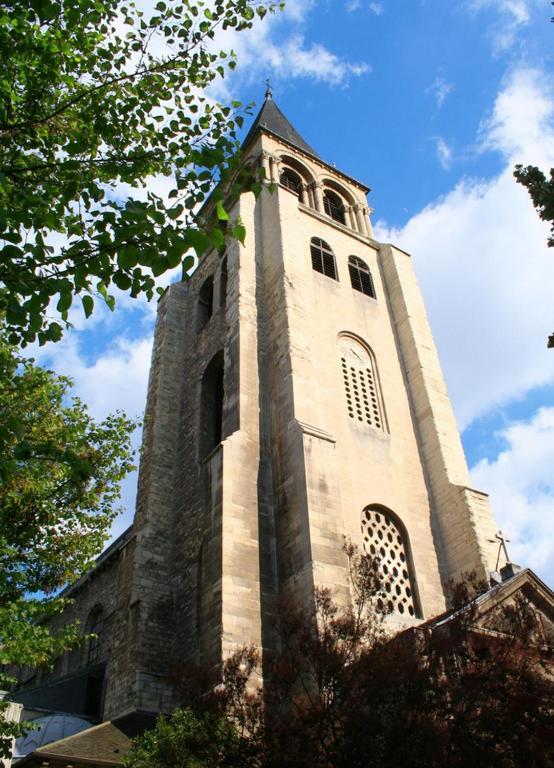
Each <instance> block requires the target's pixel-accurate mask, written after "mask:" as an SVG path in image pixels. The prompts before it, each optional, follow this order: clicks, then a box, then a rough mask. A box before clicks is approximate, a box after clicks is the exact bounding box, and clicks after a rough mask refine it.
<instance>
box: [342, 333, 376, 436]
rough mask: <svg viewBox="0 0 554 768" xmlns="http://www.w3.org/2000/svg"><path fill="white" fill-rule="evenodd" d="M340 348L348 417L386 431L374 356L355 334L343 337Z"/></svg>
mask: <svg viewBox="0 0 554 768" xmlns="http://www.w3.org/2000/svg"><path fill="white" fill-rule="evenodd" d="M339 348H340V362H341V368H342V378H343V382H344V392H345V394H346V407H347V410H348V416H349V417H350V418H351V419H353V420H354V421H355V422H356V423H359V424H366V425H368V426H370V427H376V428H377V429H382V430H383V431H385V420H384V418H383V406H382V401H381V393H380V391H379V382H378V378H377V370H376V364H375V360H374V357H373V355H372V354H371V353H370V351H369V350H368V349H367V347H365V346H364V345H363V344H361V343H360V342H359V341H358V340H357V339H355V338H353V337H352V336H346V335H345V336H341V338H340V341H339Z"/></svg>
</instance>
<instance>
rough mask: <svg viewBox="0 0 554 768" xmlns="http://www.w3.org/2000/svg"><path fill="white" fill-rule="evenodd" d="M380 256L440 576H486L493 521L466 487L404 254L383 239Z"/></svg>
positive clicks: (491, 559)
mask: <svg viewBox="0 0 554 768" xmlns="http://www.w3.org/2000/svg"><path fill="white" fill-rule="evenodd" d="M380 259H381V265H382V273H383V278H384V280H385V285H386V291H387V296H388V298H389V302H390V312H391V317H392V320H393V323H394V329H395V334H396V338H397V343H398V348H399V352H400V355H401V359H402V362H403V367H404V373H405V377H406V381H407V384H408V389H409V394H410V400H411V403H412V406H413V412H414V419H415V422H416V427H417V433H418V436H419V442H420V447H421V452H422V457H423V460H424V465H425V470H426V473H427V477H428V479H429V486H430V489H431V494H432V500H433V505H434V510H435V518H436V520H437V523H438V527H439V531H440V540H441V544H442V550H443V554H444V559H443V564H444V572H445V577H446V578H447V579H454V580H457V579H459V578H460V577H461V576H462V575H463V574H464V573H467V572H471V571H475V573H476V574H477V576H478V577H479V578H481V579H484V580H486V581H488V578H489V573H490V571H491V570H494V568H495V565H496V557H497V553H498V542H496V541H495V533H496V532H497V528H496V526H495V523H494V519H493V516H492V512H491V509H490V506H489V503H488V497H487V496H486V494H483V493H480V492H479V491H475V490H473V489H472V488H470V487H469V475H468V470H467V464H466V460H465V456H464V453H463V449H462V444H461V440H460V436H459V433H458V430H457V427H456V422H455V418H454V414H453V411H452V407H451V404H450V400H449V398H448V394H447V391H446V385H445V382H444V378H443V375H442V371H441V367H440V362H439V359H438V355H437V351H436V348H435V344H434V342H433V337H432V333H431V329H430V327H429V323H428V320H427V315H426V312H425V307H424V304H423V299H422V296H421V293H420V291H419V288H418V285H417V281H416V277H415V274H414V271H413V266H412V263H411V259H410V257H409V255H408V254H406V253H404V252H403V251H400V250H398V249H396V248H394V247H392V246H389V245H383V246H382V247H381V249H380ZM502 564H503V562H502V563H501V565H502Z"/></svg>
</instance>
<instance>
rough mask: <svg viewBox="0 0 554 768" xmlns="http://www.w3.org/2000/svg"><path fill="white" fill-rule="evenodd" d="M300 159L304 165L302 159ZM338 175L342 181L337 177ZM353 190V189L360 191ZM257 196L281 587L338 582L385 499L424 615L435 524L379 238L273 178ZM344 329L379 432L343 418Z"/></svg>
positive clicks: (428, 611) (434, 603) (436, 543)
mask: <svg viewBox="0 0 554 768" xmlns="http://www.w3.org/2000/svg"><path fill="white" fill-rule="evenodd" d="M262 146H263V149H264V150H265V151H266V152H268V154H269V155H275V154H276V153H277V152H278V142H276V141H274V140H273V139H271V138H269V137H266V136H264V137H263V138H262ZM287 152H288V153H289V155H290V150H287ZM302 162H303V163H306V164H309V161H308V160H306V158H302ZM291 165H292V164H291ZM340 182H341V184H345V181H344V179H341V180H340ZM350 192H351V194H352V196H355V195H359V192H358V190H356V189H351V190H350ZM259 205H260V206H261V209H262V211H263V214H262V219H263V222H264V224H263V249H264V251H265V252H266V253H267V257H266V281H267V283H268V286H269V294H268V302H269V306H270V314H271V321H270V322H271V327H272V334H271V344H272V350H273V354H272V357H273V359H274V362H273V365H274V367H275V376H274V378H275V379H276V383H274V391H275V392H276V395H277V396H276V397H275V398H274V399H273V424H274V428H273V432H274V435H275V436H276V449H275V450H276V451H277V460H276V467H277V471H276V475H277V509H278V513H277V517H278V523H277V531H278V538H277V541H278V554H279V564H280V576H281V589H282V590H283V589H285V590H286V586H287V583H288V580H289V579H292V582H293V583H294V585H295V588H296V590H297V591H298V580H299V578H300V576H301V574H302V573H303V572H304V571H305V572H306V573H308V574H309V576H307V579H306V582H305V585H304V587H303V588H301V590H300V591H301V592H304V591H305V590H307V589H308V583H309V579H310V578H311V579H312V581H315V583H320V584H325V585H328V586H332V587H333V588H338V589H340V588H341V587H342V585H344V584H345V582H346V569H345V559H344V556H343V555H342V552H341V546H342V537H343V535H346V536H348V537H350V538H351V539H352V540H353V541H354V542H355V543H357V544H358V545H361V543H362V539H361V516H362V512H363V510H364V508H365V507H366V506H368V505H370V504H381V505H383V506H386V507H388V508H390V509H391V510H392V511H394V512H395V513H396V514H397V515H398V516H399V517H400V519H401V520H402V521H403V523H404V525H405V526H406V529H407V531H408V535H409V540H410V545H411V550H412V555H413V561H414V566H415V576H416V583H417V591H418V597H419V602H420V605H421V609H422V615H423V616H424V617H428V616H431V615H433V614H436V613H438V612H440V611H441V610H442V609H443V608H444V605H445V602H444V590H443V584H442V582H441V577H440V566H439V555H440V553H441V551H442V542H441V538H440V537H441V531H440V530H439V529H438V526H437V524H436V521H435V519H434V516H433V511H432V504H431V499H430V496H429V492H428V488H427V484H426V468H425V466H424V463H423V456H422V453H421V451H420V446H419V443H418V433H417V425H416V424H415V423H414V419H413V414H412V410H411V399H410V393H409V391H408V389H407V380H406V376H405V372H404V370H403V360H402V357H401V355H400V353H399V349H398V346H397V341H396V335H395V328H394V318H392V317H391V315H390V313H389V306H388V302H387V291H386V290H385V287H384V285H383V283H382V281H381V273H380V268H379V244H378V243H376V242H375V241H373V240H372V239H371V238H370V237H369V236H368V235H367V234H366V235H362V234H361V233H360V231H359V230H353V229H352V228H351V227H345V226H342V225H341V224H338V223H335V222H332V221H331V220H330V219H329V218H328V217H326V216H325V215H323V214H321V213H320V212H317V211H314V210H313V209H312V208H311V207H309V206H307V205H304V204H302V203H300V204H299V200H298V198H297V196H296V195H295V194H294V193H293V192H291V191H289V190H287V189H284V188H281V187H279V188H277V189H276V191H275V192H274V193H273V194H272V195H263V196H262V198H261V200H260V202H259ZM311 237H320V238H323V239H324V240H325V241H326V242H327V243H329V245H330V246H331V247H332V249H333V251H334V253H335V257H336V262H337V269H338V275H339V280H338V281H334V280H332V279H330V278H328V277H326V276H324V275H321V274H319V273H317V272H315V271H314V270H313V269H312V266H311V258H310V239H311ZM350 255H356V256H358V257H360V258H362V259H364V261H366V262H367V263H368V265H369V266H370V269H371V272H372V276H373V279H374V282H375V286H376V293H377V299H376V300H374V299H372V298H370V297H368V296H366V295H363V294H361V293H359V292H357V291H354V290H353V289H352V287H351V284H350V278H349V273H348V257H349V256H350ZM341 333H349V334H352V335H354V336H356V337H358V338H359V339H361V340H362V341H363V342H364V343H365V344H367V346H368V347H369V348H370V349H371V350H372V351H373V353H374V355H375V359H376V362H377V370H378V376H379V381H380V385H381V391H382V395H383V402H384V409H385V412H386V424H387V429H386V430H378V429H375V428H372V427H369V426H365V425H362V424H358V423H357V422H355V421H353V420H352V419H350V418H349V417H348V414H347V409H346V399H345V392H344V385H343V381H342V376H341V369H340V360H339V357H340V355H339V350H338V338H339V335H340V334H341ZM294 425H296V426H295V427H294Z"/></svg>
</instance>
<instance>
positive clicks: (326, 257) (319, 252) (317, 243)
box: [310, 237, 338, 280]
mask: <svg viewBox="0 0 554 768" xmlns="http://www.w3.org/2000/svg"><path fill="white" fill-rule="evenodd" d="M310 252H311V255H312V267H313V268H314V269H315V271H316V272H321V274H322V275H326V277H332V278H333V280H338V276H337V265H336V263H335V255H334V253H333V251H332V250H331V247H330V246H329V245H328V244H327V243H326V242H325V240H321V239H320V238H319V237H312V241H311V244H310Z"/></svg>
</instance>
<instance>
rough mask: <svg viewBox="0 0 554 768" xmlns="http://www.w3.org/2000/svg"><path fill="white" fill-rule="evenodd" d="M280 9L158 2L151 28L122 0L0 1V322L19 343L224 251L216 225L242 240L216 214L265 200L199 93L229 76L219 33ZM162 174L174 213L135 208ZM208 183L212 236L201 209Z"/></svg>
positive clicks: (156, 202)
mask: <svg viewBox="0 0 554 768" xmlns="http://www.w3.org/2000/svg"><path fill="white" fill-rule="evenodd" d="M274 8H275V6H274V4H273V3H271V2H268V3H265V2H262V1H261V0H217V1H216V2H215V3H211V2H207V0H160V1H159V2H158V3H157V5H156V9H155V13H154V15H153V16H152V17H151V18H147V17H145V16H144V14H143V12H142V11H140V10H138V9H137V8H136V7H135V5H134V4H133V2H132V1H130V2H126V0H94V2H91V0H1V2H0V63H1V67H0V72H1V75H0V312H4V313H5V320H6V323H7V326H8V328H9V332H10V340H11V341H12V342H13V343H20V342H23V343H27V342H30V341H33V340H35V339H36V338H37V337H38V340H39V341H40V343H44V342H45V341H47V340H53V341H56V340H58V339H59V338H60V336H61V334H62V330H63V328H62V325H63V323H65V322H67V320H68V312H69V309H70V307H71V305H72V302H73V300H74V298H75V297H76V296H78V297H79V298H80V299H81V303H82V307H83V309H84V312H85V314H86V315H87V316H88V315H90V313H91V312H92V311H93V308H94V300H95V297H96V296H99V297H101V299H103V300H104V301H105V302H106V303H107V305H108V306H109V307H110V308H112V309H113V306H114V297H113V296H112V295H110V293H109V291H110V290H111V289H112V287H113V286H116V287H117V288H118V289H120V290H122V291H128V292H129V293H130V295H131V296H133V297H135V296H137V295H139V294H141V293H143V294H145V295H146V296H147V297H148V298H151V297H152V295H153V293H154V291H155V278H156V277H157V276H159V275H161V274H163V273H164V272H166V271H167V270H169V269H171V268H174V267H177V266H178V265H182V266H183V270H184V271H185V272H186V270H187V269H189V268H190V266H191V265H192V264H193V257H192V256H191V255H190V252H191V249H193V250H194V251H196V253H197V254H201V253H202V252H204V251H205V250H206V249H207V248H208V247H210V246H215V247H221V246H222V244H223V238H224V235H223V231H222V228H221V227H220V226H218V225H217V220H218V219H219V220H223V221H224V222H225V223H228V224H230V226H227V234H228V235H229V236H232V237H238V238H243V237H244V228H243V227H242V225H241V224H240V222H235V223H232V224H231V223H230V222H227V220H228V216H227V213H226V211H225V209H224V207H223V200H224V199H225V200H233V199H234V198H235V197H236V196H237V195H238V194H239V192H240V191H242V190H244V189H253V190H254V191H257V190H258V189H259V187H258V179H257V178H256V174H255V173H254V172H253V171H252V172H250V171H248V170H247V169H245V168H244V167H241V165H240V158H239V157H238V155H237V153H236V150H237V142H236V136H237V129H238V128H240V126H241V125H242V119H243V118H242V115H241V114H240V110H239V108H240V104H239V103H238V102H233V104H232V105H231V106H221V105H220V104H217V103H215V102H213V101H212V100H210V99H209V98H208V97H207V96H206V95H205V94H204V89H205V88H206V87H207V86H208V85H210V84H211V83H213V81H214V80H215V79H216V78H218V77H224V75H225V73H226V71H227V70H229V69H232V68H233V67H234V66H235V58H234V55H233V54H232V53H227V52H225V51H217V46H216V44H215V42H214V38H215V36H216V32H217V31H218V30H219V29H223V30H225V29H233V30H244V29H247V28H249V27H251V26H252V24H253V22H254V20H255V17H256V16H259V17H263V16H264V14H265V13H266V12H267V11H268V10H274ZM155 174H165V175H171V176H173V178H174V184H173V189H172V191H171V192H170V193H169V199H170V201H169V203H167V202H165V201H164V200H163V199H162V198H161V197H160V196H159V195H156V194H154V192H152V191H149V192H148V194H147V199H146V200H145V201H141V200H139V199H136V192H137V191H138V190H141V189H144V187H145V185H146V184H147V180H148V179H149V177H151V176H153V175H155ZM216 181H217V182H219V186H218V190H219V191H218V192H217V194H216V198H214V200H215V202H216V208H215V214H214V218H215V221H214V219H212V222H211V225H209V224H210V222H205V221H204V222H199V219H198V217H197V215H196V214H195V211H196V210H197V209H198V207H199V206H200V205H201V204H202V203H203V201H204V200H205V199H206V196H207V195H208V193H210V191H211V190H212V189H213V186H214V182H216ZM119 185H123V186H122V187H121V186H119ZM122 190H123V191H122ZM125 190H130V194H129V196H128V197H127V192H125ZM133 194H135V197H133ZM122 198H123V199H122ZM50 307H55V308H56V309H57V311H58V313H59V315H60V318H61V319H60V318H58V319H55V318H53V317H51V316H50V317H49V316H48V314H47V313H48V311H49V308H50Z"/></svg>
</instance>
